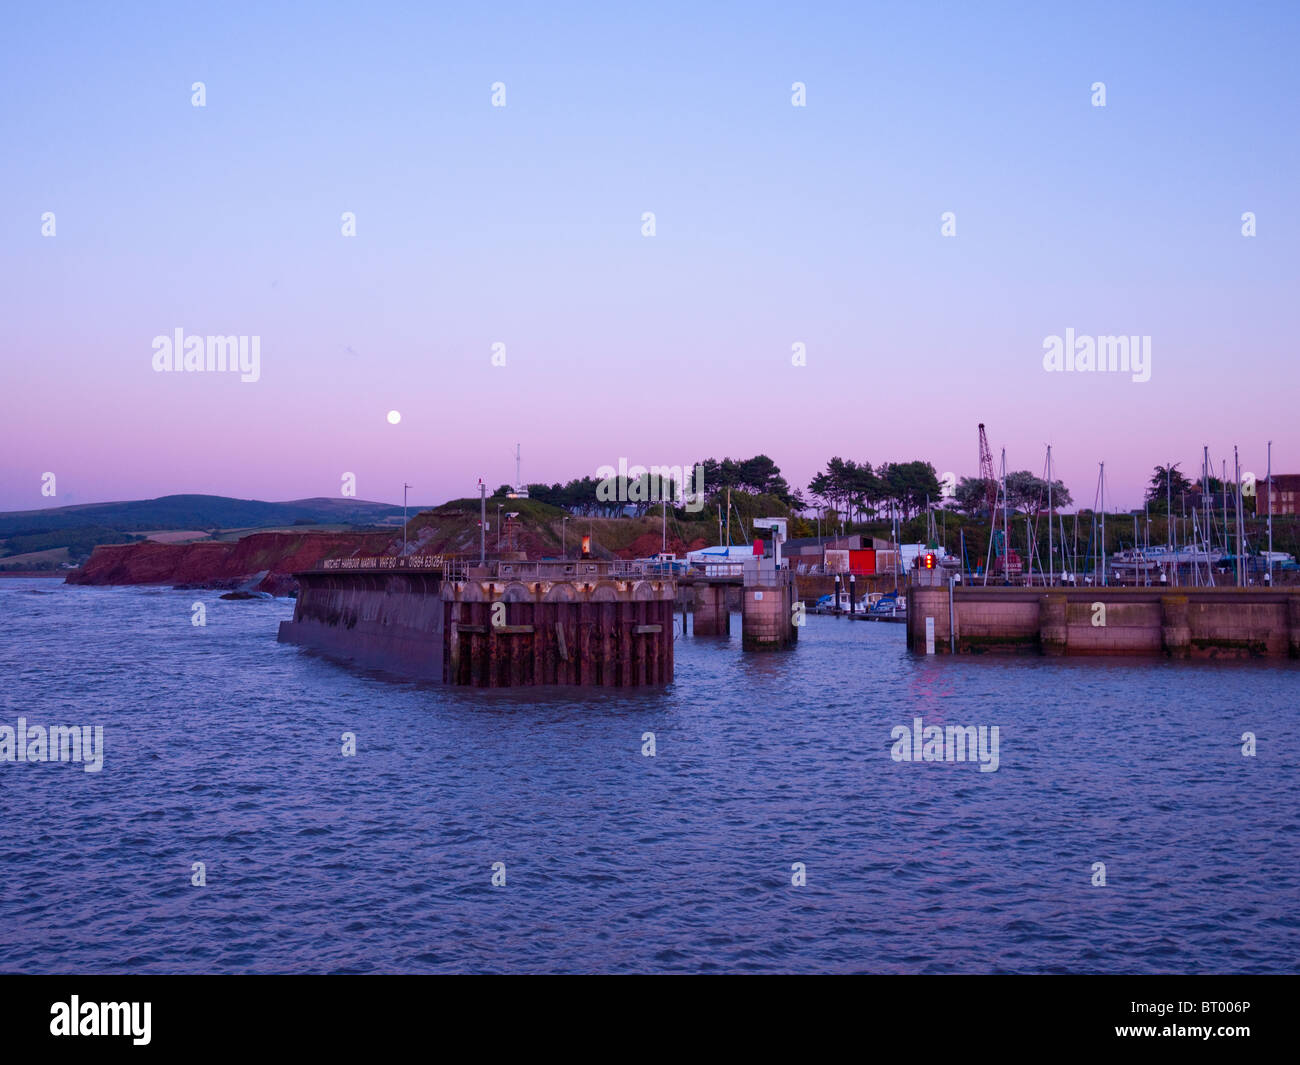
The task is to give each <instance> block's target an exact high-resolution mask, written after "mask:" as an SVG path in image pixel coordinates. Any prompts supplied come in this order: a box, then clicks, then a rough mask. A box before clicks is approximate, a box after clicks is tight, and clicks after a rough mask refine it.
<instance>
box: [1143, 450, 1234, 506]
mask: <svg viewBox="0 0 1300 1065" xmlns="http://www.w3.org/2000/svg"><path fill="white" fill-rule="evenodd" d="M1211 481H1212V482H1213V483H1217V482H1214V481H1213V478H1211ZM1194 489H1195V486H1194V485H1193V484H1192V482H1191V481H1189V480H1188V479H1187V478H1186V477H1185V476H1184V475H1183V472H1182V471H1181V470H1180V469H1179V468H1178V463H1176V462H1173V463H1170V464H1169V465H1167V466H1157V467H1156V468H1155V470H1154V471H1153V472H1152V474H1151V480H1150V481H1148V482H1147V495H1146V499H1147V502H1148V503H1150V504H1151V509H1152V510H1153V511H1155V512H1156V513H1157V514H1163V513H1164V512H1165V509H1166V504H1167V503H1168V502H1169V500H1170V499H1171V498H1172V499H1175V500H1176V499H1179V498H1180V497H1181V496H1182V494H1183V493H1184V492H1188V493H1190V492H1192V491H1194ZM1211 490H1213V487H1211ZM1199 499H1200V495H1199V493H1197V501H1198V502H1199Z"/></svg>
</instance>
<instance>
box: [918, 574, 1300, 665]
mask: <svg viewBox="0 0 1300 1065" xmlns="http://www.w3.org/2000/svg"><path fill="white" fill-rule="evenodd" d="M908 595H909V604H908V606H909V609H908V612H907V643H908V647H909V648H910V649H911V650H912V651H915V652H917V653H919V654H949V653H957V654H982V653H990V652H992V653H1023V654H1042V655H1053V656H1076V655H1088V656H1093V655H1155V656H1165V657H1170V658H1300V589H1292V588H1286V589H1284V588H1277V589H1271V588H1257V587H1254V588H1252V587H1246V588H1206V587H1184V588H1168V587H1136V588H1135V587H1114V586H1107V587H1091V588H1061V587H1046V588H1044V587H1022V588H1015V587H994V586H988V587H980V586H974V587H965V588H963V587H955V588H954V587H952V586H951V585H950V584H947V583H945V584H941V585H940V584H935V585H930V586H926V585H923V584H918V583H913V585H912V587H911V588H910V589H909V592H908Z"/></svg>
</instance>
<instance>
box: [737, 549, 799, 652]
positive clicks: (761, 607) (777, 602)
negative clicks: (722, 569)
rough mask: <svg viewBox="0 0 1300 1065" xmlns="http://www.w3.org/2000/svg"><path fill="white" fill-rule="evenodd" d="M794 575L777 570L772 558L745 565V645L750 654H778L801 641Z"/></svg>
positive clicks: (742, 607)
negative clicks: (769, 652)
mask: <svg viewBox="0 0 1300 1065" xmlns="http://www.w3.org/2000/svg"><path fill="white" fill-rule="evenodd" d="M795 601H796V592H795V582H794V575H793V574H792V573H791V572H790V570H788V569H779V570H778V569H777V568H776V567H775V565H774V564H773V562H772V560H771V559H754V560H753V561H747V562H746V563H745V566H744V586H743V588H742V596H741V606H740V625H741V644H742V646H743V647H744V649H745V650H746V651H775V650H781V649H782V648H786V647H790V646H792V645H793V644H794V643H795V642H796V641H797V640H798V639H799V628H798V626H797V625H795V623H794V604H795Z"/></svg>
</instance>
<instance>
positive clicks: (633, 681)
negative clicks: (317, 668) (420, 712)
mask: <svg viewBox="0 0 1300 1065" xmlns="http://www.w3.org/2000/svg"><path fill="white" fill-rule="evenodd" d="M296 576H297V579H298V582H299V594H298V600H297V603H296V605H295V607H294V615H293V619H292V620H291V621H285V622H282V623H281V625H280V631H279V639H280V641H281V642H285V643H296V644H301V645H304V646H307V647H311V648H314V649H316V650H319V651H321V652H323V653H325V654H327V655H329V656H331V657H336V658H341V659H345V660H347V661H349V662H353V663H355V664H358V665H361V666H365V667H370V668H375V669H382V670H385V671H388V672H391V673H395V674H398V675H401V676H405V677H412V678H416V679H421V680H429V681H437V682H443V683H447V684H457V685H466V686H470V687H484V688H504V687H520V686H534V685H581V686H600V687H620V688H621V687H640V686H645V685H660V684H668V683H670V682H671V681H672V678H673V640H674V620H675V619H674V603H675V598H676V591H677V589H676V585H675V583H674V582H673V581H672V580H670V579H669V580H664V579H643V578H628V579H615V578H608V577H605V576H600V575H592V576H589V577H583V576H578V577H574V576H569V577H562V578H559V579H546V578H544V577H538V576H536V575H534V576H533V577H528V578H523V579H515V578H514V577H511V576H504V577H503V576H496V575H491V574H487V573H481V574H474V573H471V574H470V575H468V576H459V577H456V578H449V577H447V576H446V575H444V574H443V573H442V572H433V571H430V572H404V571H399V572H392V571H391V570H390V571H387V572H385V571H383V570H376V569H353V570H347V569H334V570H331V571H329V572H321V571H310V572H305V573H299V574H297V575H296Z"/></svg>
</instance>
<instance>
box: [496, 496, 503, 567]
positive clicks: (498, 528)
mask: <svg viewBox="0 0 1300 1065" xmlns="http://www.w3.org/2000/svg"><path fill="white" fill-rule="evenodd" d="M501 507H502V504H501V503H498V504H497V554H498V555H499V554H501Z"/></svg>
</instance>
